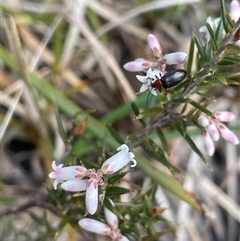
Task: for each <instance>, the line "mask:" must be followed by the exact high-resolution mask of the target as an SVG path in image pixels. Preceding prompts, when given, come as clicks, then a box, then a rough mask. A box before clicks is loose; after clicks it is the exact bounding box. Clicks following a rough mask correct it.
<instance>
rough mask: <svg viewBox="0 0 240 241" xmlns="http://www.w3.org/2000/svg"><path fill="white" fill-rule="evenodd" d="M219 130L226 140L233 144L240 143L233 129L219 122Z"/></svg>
mask: <svg viewBox="0 0 240 241" xmlns="http://www.w3.org/2000/svg"><path fill="white" fill-rule="evenodd" d="M218 130H219V131H220V134H221V136H222V137H223V138H224V139H225V140H226V141H228V142H229V143H231V144H233V145H238V144H239V140H238V138H237V136H236V135H235V134H234V133H233V132H232V131H231V130H229V129H228V128H227V127H226V126H225V125H224V124H222V123H219V124H218Z"/></svg>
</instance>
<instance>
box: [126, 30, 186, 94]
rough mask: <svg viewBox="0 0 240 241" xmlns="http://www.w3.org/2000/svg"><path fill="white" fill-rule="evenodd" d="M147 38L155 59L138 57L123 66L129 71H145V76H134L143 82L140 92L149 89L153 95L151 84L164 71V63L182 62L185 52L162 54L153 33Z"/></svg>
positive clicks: (154, 90) (154, 92)
mask: <svg viewBox="0 0 240 241" xmlns="http://www.w3.org/2000/svg"><path fill="white" fill-rule="evenodd" d="M147 40H148V45H149V47H150V49H151V52H152V54H153V58H154V60H155V61H153V62H152V61H150V60H147V59H142V58H138V59H136V60H134V61H131V62H128V63H126V64H125V65H124V66H123V67H124V69H126V70H128V71H130V72H139V71H147V74H146V76H140V75H137V76H136V77H137V79H138V80H139V81H140V82H142V83H143V85H142V87H141V88H140V93H141V92H143V91H145V90H147V89H149V90H150V91H151V93H152V94H153V95H157V93H156V89H154V88H152V84H153V83H155V81H157V80H159V79H160V77H161V76H162V75H164V74H165V73H166V71H165V68H166V65H173V64H182V63H183V62H184V60H185V59H186V57H187V54H186V53H184V52H175V53H169V54H165V55H163V53H162V48H161V46H160V43H159V41H158V39H157V37H156V36H155V35H153V34H149V35H148V38H147Z"/></svg>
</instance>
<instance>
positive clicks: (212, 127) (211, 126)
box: [207, 121, 220, 141]
mask: <svg viewBox="0 0 240 241" xmlns="http://www.w3.org/2000/svg"><path fill="white" fill-rule="evenodd" d="M207 131H208V133H209V135H210V136H211V137H212V139H213V140H214V141H217V140H218V139H219V137H220V135H219V131H218V129H217V127H216V126H215V124H214V123H213V122H212V121H209V124H208V126H207Z"/></svg>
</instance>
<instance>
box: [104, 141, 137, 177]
mask: <svg viewBox="0 0 240 241" xmlns="http://www.w3.org/2000/svg"><path fill="white" fill-rule="evenodd" d="M120 148H121V150H120V149H119V148H118V149H119V150H120V151H119V152H118V153H116V154H115V155H113V156H112V157H110V158H108V159H107V160H106V161H105V162H104V163H103V165H102V167H101V171H102V172H103V173H104V174H112V173H114V172H117V171H119V170H120V169H122V168H123V167H124V166H126V165H127V164H128V163H129V162H130V161H131V160H132V159H133V158H134V154H133V153H132V152H128V150H129V149H128V147H127V146H126V145H122V146H121V147H120Z"/></svg>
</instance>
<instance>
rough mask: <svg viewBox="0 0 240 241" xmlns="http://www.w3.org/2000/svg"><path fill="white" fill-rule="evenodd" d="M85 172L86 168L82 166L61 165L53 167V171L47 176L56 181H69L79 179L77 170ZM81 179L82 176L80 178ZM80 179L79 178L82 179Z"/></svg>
mask: <svg viewBox="0 0 240 241" xmlns="http://www.w3.org/2000/svg"><path fill="white" fill-rule="evenodd" d="M80 169H81V170H85V171H86V170H87V169H86V168H84V167H82V166H69V167H63V166H62V165H59V166H57V167H55V169H54V171H53V172H51V173H50V174H49V175H48V176H49V177H50V178H53V179H58V180H62V181H65V180H71V179H79V173H80V172H79V170H80ZM82 177H83V176H82ZM82 177H81V178H82Z"/></svg>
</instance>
